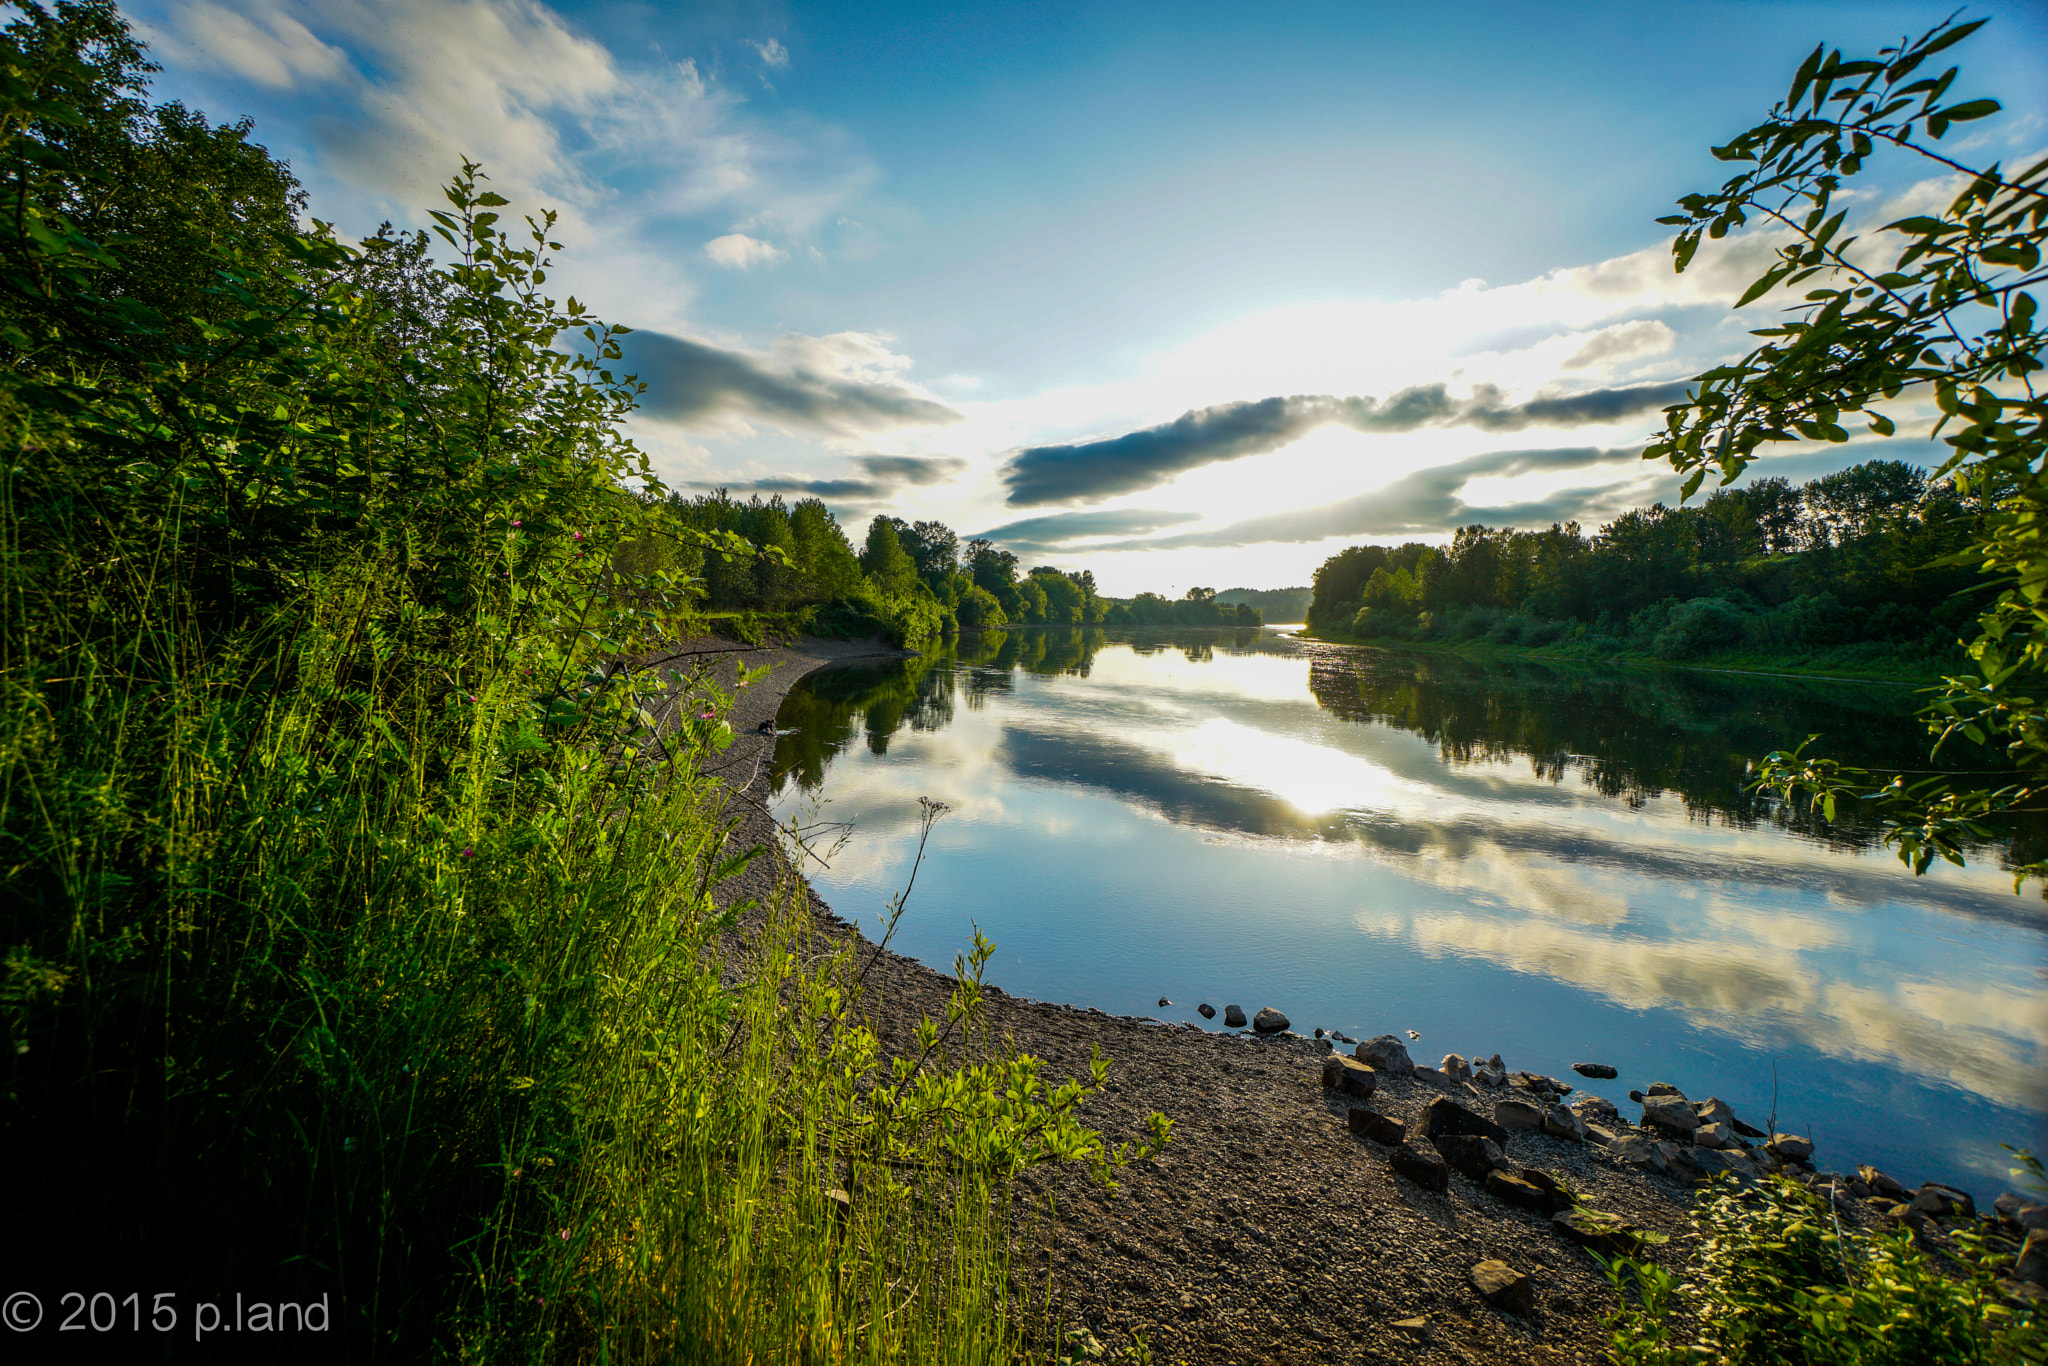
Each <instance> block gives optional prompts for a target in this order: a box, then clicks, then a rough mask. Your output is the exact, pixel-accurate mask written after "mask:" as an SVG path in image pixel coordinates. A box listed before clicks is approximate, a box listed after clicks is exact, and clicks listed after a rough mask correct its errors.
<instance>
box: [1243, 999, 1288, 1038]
mask: <svg viewBox="0 0 2048 1366" xmlns="http://www.w3.org/2000/svg"><path fill="white" fill-rule="evenodd" d="M1290 1023H1291V1021H1289V1020H1288V1018H1287V1017H1286V1016H1285V1015H1282V1014H1281V1013H1280V1012H1279V1011H1277V1010H1275V1009H1273V1007H1271V1006H1261V1007H1259V1013H1258V1014H1256V1015H1254V1016H1252V1028H1253V1029H1256V1030H1257V1031H1258V1032H1259V1033H1261V1034H1278V1033H1279V1032H1280V1031H1281V1030H1283V1029H1285V1028H1287V1026H1288V1025H1289V1024H1290Z"/></svg>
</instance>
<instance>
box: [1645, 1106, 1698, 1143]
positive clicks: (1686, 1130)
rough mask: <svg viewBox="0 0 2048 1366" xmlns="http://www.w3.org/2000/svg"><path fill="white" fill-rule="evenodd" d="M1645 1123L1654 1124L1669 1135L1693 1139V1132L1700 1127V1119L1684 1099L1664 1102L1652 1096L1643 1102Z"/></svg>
mask: <svg viewBox="0 0 2048 1366" xmlns="http://www.w3.org/2000/svg"><path fill="white" fill-rule="evenodd" d="M1643 1123H1645V1124H1654V1125H1656V1126H1657V1127H1658V1128H1660V1129H1663V1130H1665V1131H1667V1132H1669V1133H1674V1134H1682V1135H1685V1136H1686V1137H1688V1138H1689V1137H1691V1136H1692V1132H1693V1130H1695V1129H1697V1128H1699V1127H1700V1117H1699V1116H1698V1115H1696V1114H1694V1113H1693V1112H1692V1107H1691V1106H1690V1105H1687V1104H1686V1103H1685V1101H1684V1099H1683V1098H1680V1099H1677V1100H1671V1099H1668V1098H1667V1099H1665V1100H1663V1101H1662V1102H1660V1101H1659V1100H1658V1098H1657V1097H1655V1096H1652V1097H1651V1098H1650V1099H1648V1100H1646V1101H1644V1102H1643Z"/></svg>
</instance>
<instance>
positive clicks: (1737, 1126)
mask: <svg viewBox="0 0 2048 1366" xmlns="http://www.w3.org/2000/svg"><path fill="white" fill-rule="evenodd" d="M1728 1125H1729V1127H1730V1128H1732V1129H1734V1130H1735V1132H1736V1133H1738V1134H1741V1135H1742V1136H1743V1137H1744V1138H1769V1137H1770V1135H1769V1134H1767V1133H1765V1132H1764V1131H1763V1130H1762V1129H1759V1128H1757V1127H1756V1126H1755V1125H1753V1124H1744V1123H1743V1122H1742V1121H1741V1120H1739V1119H1731V1120H1729V1121H1728Z"/></svg>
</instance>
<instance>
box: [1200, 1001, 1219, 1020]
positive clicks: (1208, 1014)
mask: <svg viewBox="0 0 2048 1366" xmlns="http://www.w3.org/2000/svg"><path fill="white" fill-rule="evenodd" d="M1195 1013H1196V1014H1197V1015H1200V1016H1201V1017H1202V1018H1203V1019H1205V1020H1213V1019H1215V1018H1216V1007H1215V1006H1212V1005H1210V1004H1209V1003H1208V1002H1207V1001H1204V1002H1202V1003H1201V1004H1200V1005H1198V1006H1196V1007H1195Z"/></svg>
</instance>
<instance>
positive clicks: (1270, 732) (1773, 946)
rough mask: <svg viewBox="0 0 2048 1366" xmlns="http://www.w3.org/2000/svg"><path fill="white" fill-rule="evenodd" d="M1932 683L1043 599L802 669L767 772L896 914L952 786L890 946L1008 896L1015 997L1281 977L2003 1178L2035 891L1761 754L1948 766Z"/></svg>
mask: <svg viewBox="0 0 2048 1366" xmlns="http://www.w3.org/2000/svg"><path fill="white" fill-rule="evenodd" d="M1915 701H1916V698H1915V695H1914V693H1913V692H1912V691H1911V690H1910V689H1904V688H1885V687H1873V686H1858V685H1848V684H1837V683H1823V682H1816V681H1802V680H1778V679H1768V678H1757V677H1751V676H1736V675H1715V674H1685V673H1679V672H1669V673H1666V672H1660V671H1648V670H1626V671H1623V670H1612V671H1609V670H1599V669H1580V668H1571V667H1556V666H1547V665H1537V664H1531V663H1514V664H1501V663H1479V662H1474V661H1468V660H1458V659H1453V658H1448V657H1445V656H1432V655H1419V654H1403V653H1398V652H1393V651H1383V650H1371V649H1361V648H1354V647H1339V646H1326V645H1320V644H1316V643H1313V642H1303V641H1297V640H1294V639H1292V638H1291V637H1289V636H1287V635H1285V634H1283V633H1281V632H1279V631H1275V630H1273V629H1272V628H1267V629H1266V630H1264V631H1251V632H1235V633H1233V632H1218V631H1185V630H1181V631H1176V630H1168V629H1160V630H1149V631H1148V630H1142V629H1141V630H1110V631H1105V630H1103V629H1101V628H1086V629H1084V628H1072V629H1066V630H1058V629H1041V630H1030V631H1016V632H1006V633H996V634H991V635H989V636H987V637H983V638H975V637H969V638H967V639H965V640H964V641H963V642H962V643H961V644H960V645H958V646H957V647H951V646H949V647H946V648H944V649H942V650H938V651H935V652H934V653H932V654H931V655H930V656H928V657H927V658H924V659H919V660H912V661H908V662H906V663H903V664H897V665H890V666H887V667H884V668H881V669H838V670H832V671H829V672H825V673H819V674H814V675H812V676H811V677H810V678H808V679H806V680H804V681H803V682H802V683H800V684H799V685H798V686H797V687H796V688H795V689H794V690H793V691H792V692H791V693H790V695H789V698H788V699H787V701H786V702H785V703H784V705H783V709H782V713H781V717H780V724H781V725H782V726H784V727H796V728H798V730H797V733H796V734H793V735H785V736H783V737H782V739H781V740H780V741H778V744H777V751H776V765H777V783H778V796H777V804H778V811H779V812H780V814H783V815H785V816H787V815H801V814H806V813H808V816H809V817H810V818H812V819H824V820H832V821H846V822H851V823H852V834H851V837H850V839H849V840H848V841H847V842H846V844H845V845H844V847H842V848H841V849H840V850H839V851H838V853H837V854H836V855H834V856H833V857H832V860H831V866H830V868H829V869H827V870H822V871H821V870H818V869H817V868H816V865H813V866H812V880H813V882H814V883H815V884H816V885H817V887H818V889H819V891H820V892H821V893H822V894H823V895H824V897H825V898H826V900H827V901H829V902H830V903H831V904H832V906H833V908H834V909H835V910H837V911H838V912H839V913H840V914H841V915H843V916H845V917H846V918H848V919H849V920H857V921H859V922H860V923H861V925H862V927H863V928H864V929H867V930H869V931H871V932H872V931H874V929H875V927H876V924H877V920H878V918H879V915H880V912H881V911H882V909H883V907H884V905H885V903H886V902H887V901H888V899H889V897H890V896H892V895H893V894H894V893H896V892H897V891H899V890H900V889H901V888H902V886H903V884H904V882H905V880H906V878H907V877H908V875H909V872H910V864H911V858H912V855H913V853H914V852H915V847H916V840H917V827H918V802H917V799H918V798H919V797H920V796H927V797H931V798H934V799H936V800H938V801H942V802H945V803H946V804H947V805H948V806H950V807H951V808H952V810H951V812H950V813H949V814H948V815H946V816H945V817H944V818H943V819H942V820H941V821H940V822H939V824H938V826H937V827H936V829H935V830H934V832H933V834H932V838H931V843H930V846H929V849H928V851H927V856H926V861H925V865H924V868H923V870H922V871H921V872H920V873H919V875H918V882H917V888H916V892H915V894H914V896H913V898H912V900H911V902H910V908H909V913H908V914H907V915H906V916H905V918H904V921H903V923H902V925H901V927H900V928H899V929H898V931H897V937H896V940H895V945H894V946H895V947H896V948H898V949H900V950H901V951H903V952H905V953H909V954H912V955H914V956H916V957H918V958H921V959H923V960H924V961H926V962H929V963H932V964H934V965H936V966H941V967H943V966H945V965H947V964H950V963H951V962H952V960H953V957H954V955H955V954H957V953H959V952H960V951H961V950H962V949H963V948H965V947H966V945H967V943H968V941H969V938H970V936H971V934H972V931H973V927H974V926H975V925H979V926H980V928H981V930H982V932H983V933H984V934H986V935H988V936H989V937H990V938H991V939H993V940H994V941H995V944H996V956H995V958H994V959H993V960H992V962H991V965H990V968H989V974H988V975H989V980H991V981H993V982H994V983H996V984H997V985H999V986H1001V987H1002V988H1003V989H1004V990H1006V991H1010V992H1013V993H1015V994H1018V995H1022V996H1031V997H1037V998H1040V999H1046V1000H1058V1001H1067V1002H1072V1003H1074V1004H1077V1005H1083V1006H1097V1007H1100V1008H1101V1009H1103V1010H1106V1011H1109V1012H1111V1013H1114V1014H1138V1015H1152V1016H1157V1017H1159V1018H1162V1019H1169V1020H1177V1019H1186V1020H1190V1021H1193V1022H1195V1023H1198V1024H1204V1025H1205V1027H1209V1028H1216V1027H1219V1026H1216V1025H1208V1024H1206V1023H1205V1022H1203V1021H1202V1020H1201V1018H1200V1017H1199V1016H1198V1015H1196V1014H1195V1010H1194V1007H1195V1005H1196V1004H1197V1003H1198V1002H1201V1001H1208V1002H1211V1003H1212V1004H1214V1005H1215V1006H1216V1007H1217V1008H1218V1010H1219V1011H1220V1010H1221V1008H1222V1007H1223V1006H1224V1005H1225V1004H1227V1003H1232V1002H1235V1003H1238V1004H1241V1005H1243V1006H1244V1008H1245V1010H1246V1011H1247V1012H1253V1011H1256V1010H1258V1008H1259V1007H1261V1006H1265V1005H1271V1006H1275V1007H1277V1008H1279V1009H1280V1010H1283V1011H1285V1012H1286V1013H1287V1015H1288V1016H1289V1017H1290V1018H1291V1019H1292V1021H1293V1025H1294V1028H1296V1029H1297V1030H1300V1031H1301V1032H1303V1033H1307V1032H1309V1031H1310V1030H1311V1029H1313V1028H1314V1027H1316V1026H1318V1025H1320V1026H1322V1027H1324V1028H1334V1029H1341V1030H1343V1031H1345V1032H1346V1033H1349V1034H1352V1035H1354V1036H1357V1037H1365V1036H1368V1035H1372V1034H1381V1033H1388V1032H1400V1031H1406V1030H1410V1029H1413V1030H1417V1031H1420V1033H1421V1035H1422V1040H1421V1042H1420V1043H1417V1044H1414V1045H1412V1046H1411V1050H1410V1051H1411V1052H1412V1053H1413V1054H1414V1055H1415V1057H1416V1060H1417V1061H1419V1062H1420V1061H1428V1062H1434V1061H1436V1060H1437V1059H1438V1058H1440V1057H1441V1056H1442V1055H1443V1054H1445V1053H1449V1052H1456V1053H1462V1054H1467V1055H1470V1054H1474V1053H1478V1054H1482V1055H1484V1054H1490V1053H1494V1052H1499V1053H1500V1054H1501V1055H1502V1056H1503V1057H1504V1058H1505V1059H1506V1060H1507V1063H1508V1065H1509V1066H1510V1067H1511V1068H1528V1069H1530V1070H1533V1071H1537V1072H1547V1073H1550V1074H1552V1075H1555V1076H1565V1077H1570V1073H1569V1071H1568V1069H1569V1068H1570V1066H1571V1064H1573V1063H1575V1062H1587V1061H1595V1062H1610V1063H1613V1064H1615V1065H1616V1066H1617V1067H1619V1068H1620V1069H1621V1076H1620V1078H1619V1079H1617V1080H1616V1081H1613V1082H1586V1083H1583V1085H1585V1086H1586V1087H1587V1088H1588V1089H1591V1090H1594V1091H1597V1092H1599V1093H1600V1094H1603V1095H1606V1096H1608V1097H1609V1098H1610V1099H1612V1100H1615V1101H1617V1102H1619V1103H1621V1104H1622V1105H1623V1106H1624V1107H1626V1106H1627V1100H1626V1093H1627V1091H1628V1090H1629V1088H1631V1087H1636V1088H1641V1087H1645V1086H1647V1085H1648V1084H1649V1083H1650V1082H1652V1081H1670V1082H1673V1083H1675V1084H1676V1085H1678V1086H1679V1087H1680V1088H1681V1089H1682V1090H1684V1091H1685V1092H1686V1094H1688V1095H1690V1096H1692V1097H1694V1098H1695V1099H1702V1098H1704V1097H1705V1096H1707V1095H1708V1094H1710V1093H1711V1094H1715V1095H1719V1096H1721V1097H1723V1098H1724V1099H1726V1100H1727V1101H1729V1103H1731V1104H1732V1105H1733V1106H1734V1107H1735V1109H1736V1111H1737V1113H1738V1114H1739V1115H1741V1116H1742V1117H1743V1118H1744V1119H1747V1120H1749V1121H1750V1122H1752V1123H1754V1124H1757V1125H1759V1126H1761V1125H1762V1124H1763V1123H1764V1122H1765V1120H1766V1118H1767V1117H1768V1115H1769V1113H1770V1111H1771V1107H1772V1097H1773V1088H1774V1086H1775V1088H1776V1091H1775V1094H1776V1102H1777V1113H1778V1122H1779V1127H1780V1128H1781V1129H1790V1130H1796V1131H1806V1132H1810V1133H1811V1134H1812V1136H1813V1138H1814V1139H1815V1141H1816V1143H1818V1144H1819V1145H1820V1153H1819V1159H1820V1161H1821V1162H1822V1163H1823V1164H1826V1165H1831V1166H1835V1167H1841V1166H1846V1165H1848V1164H1851V1163H1853V1162H1855V1161H1859V1160H1860V1161H1872V1162H1876V1163H1877V1164H1878V1165H1880V1166H1883V1167H1885V1168H1886V1169H1887V1170H1888V1171H1891V1172H1892V1173H1893V1174H1894V1175H1896V1176H1898V1177H1899V1178H1900V1179H1902V1180H1908V1181H1913V1182H1917V1181H1920V1180H1929V1179H1946V1180H1952V1181H1958V1182H1960V1183H1962V1184H1964V1185H1966V1186H1968V1187H1969V1188H1970V1189H1972V1190H1974V1191H1976V1192H1978V1193H1979V1194H1980V1196H1986V1197H1988V1196H1989V1195H1990V1194H1991V1193H1993V1192H1995V1191H1996V1190H1998V1189H2002V1188H2004V1187H2005V1186H2007V1185H2010V1184H2011V1183H2010V1182H2009V1181H2008V1180H2007V1179H2006V1177H2005V1168H2006V1166H2007V1165H2009V1164H2008V1161H2007V1159H2006V1154H2005V1153H2003V1152H2002V1151H2001V1150H2000V1149H1999V1147H1998V1143H1999V1141H2000V1140H2004V1141H2006V1142H2010V1143H2014V1144H2020V1145H2030V1146H2032V1147H2034V1148H2035V1150H2036V1151H2041V1150H2042V1149H2044V1148H2048V1142H2044V1137H2043V1130H2044V1117H2048V1075H2044V1070H2048V1069H2044V1062H2048V1056H2044V1055H2048V1047H2044V1042H2048V913H2044V908H2043V903H2042V900H2041V897H2040V895H2039V893H2038V891H2037V890H2034V889H2030V890H2029V891H2028V892H2027V893H2025V894H2024V895H2021V896H2015V895H2014V894H2013V890H2012V881H2011V878H2010V877H2009V876H2006V875H2005V874H2004V873H2002V872H2001V871H2000V864H2001V857H2002V851H2001V850H1999V849H1996V848H1987V849H1983V850H1979V851H1977V854H1976V856H1975V857H1974V858H1973V860H1972V863H1971V866H1970V867H1968V868H1967V869H1956V868H1950V867H1941V868H1938V869H1937V870H1936V871H1933V872H1931V873H1929V874H1928V875H1927V876H1926V877H1923V878H1915V877H1913V876H1912V874H1911V873H1910V872H1909V871H1907V870H1906V869H1904V868H1903V867H1901V865H1900V864H1899V863H1898V861H1897V859H1896V858H1895V857H1894V856H1893V855H1892V854H1891V853H1890V852H1888V851H1886V850H1884V849H1882V848H1879V847H1876V846H1875V844H1874V842H1873V841H1872V840H1871V839H1870V838H1869V837H1868V835H1867V833H1865V832H1864V831H1862V830H1859V829H1858V828H1856V826H1855V824H1854V822H1853V821H1850V820H1845V821H1844V822H1843V823H1841V824H1839V825H1835V826H1827V825H1824V824H1822V823H1819V822H1817V821H1814V820H1811V819H1806V818H1803V817H1800V816H1799V815H1797V814H1796V813H1788V812H1786V811H1783V810H1781V809H1777V808H1774V807H1773V806H1771V805H1770V804H1768V803H1765V802H1762V801H1760V800H1759V799H1758V798H1756V797H1755V796H1754V795H1752V794H1749V793H1746V792H1745V791H1744V776H1745V764H1746V762H1747V761H1748V760H1749V759H1751V758H1752V757H1754V756H1757V755H1760V754H1762V753H1764V752H1766V751H1768V750H1770V749H1773V748H1778V747H1781V746H1786V745H1790V744H1795V743H1797V742H1798V741H1799V740H1802V739H1804V738H1805V737H1806V736H1807V735H1808V734H1811V733H1813V732H1816V731H1819V732H1826V733H1827V736H1828V739H1827V741H1826V742H1825V743H1826V744H1827V745H1828V746H1829V747H1830V749H1831V752H1834V753H1837V754H1839V755H1841V756H1842V757H1844V758H1847V759H1851V760H1856V761H1861V762H1866V763H1869V764H1871V765H1873V766H1876V765H1886V764H1891V765H1903V766H1906V767H1924V765H1925V759H1924V741H1923V739H1922V735H1921V732H1920V730H1919V727H1918V725H1917V723H1916V722H1915V721H1914V720H1913V717H1912V710H1913V707H1914V705H1915ZM1161 996H1166V997H1170V998H1171V999H1172V1000H1173V1001H1174V1003H1175V1004H1174V1005H1173V1006H1172V1007H1169V1008H1163V1009H1162V1008H1161V1007H1159V1006H1158V1005H1157V1004H1156V1002H1157V1001H1158V999H1159V997H1161ZM1774 1069H1775V1071H1774ZM1571 1079H1572V1080H1573V1081H1575V1082H1576V1081H1578V1078H1576V1077H1572V1078H1571ZM1625 1112H1630V1111H1626V1110H1625Z"/></svg>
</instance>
